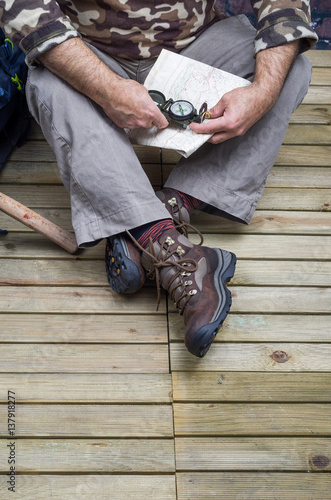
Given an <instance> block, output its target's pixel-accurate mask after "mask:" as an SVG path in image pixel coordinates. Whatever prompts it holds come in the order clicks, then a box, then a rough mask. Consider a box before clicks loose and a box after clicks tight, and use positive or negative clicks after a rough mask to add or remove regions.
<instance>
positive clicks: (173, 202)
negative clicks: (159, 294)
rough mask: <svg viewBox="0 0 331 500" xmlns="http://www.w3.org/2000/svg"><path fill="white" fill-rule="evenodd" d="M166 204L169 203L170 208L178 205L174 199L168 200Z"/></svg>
mask: <svg viewBox="0 0 331 500" xmlns="http://www.w3.org/2000/svg"><path fill="white" fill-rule="evenodd" d="M168 203H169V205H170V206H171V207H175V206H176V205H178V203H177V200H176V198H175V197H174V198H170V200H168Z"/></svg>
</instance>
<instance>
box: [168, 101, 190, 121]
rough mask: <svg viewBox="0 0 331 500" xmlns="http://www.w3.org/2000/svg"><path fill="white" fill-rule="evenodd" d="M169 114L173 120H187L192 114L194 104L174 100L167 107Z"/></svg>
mask: <svg viewBox="0 0 331 500" xmlns="http://www.w3.org/2000/svg"><path fill="white" fill-rule="evenodd" d="M169 116H170V117H171V118H174V119H175V120H187V119H190V118H192V117H193V116H194V106H193V105H192V104H191V103H190V102H189V101H175V102H174V103H173V104H171V106H170V108H169Z"/></svg>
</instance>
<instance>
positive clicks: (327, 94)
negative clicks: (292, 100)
mask: <svg viewBox="0 0 331 500" xmlns="http://www.w3.org/2000/svg"><path fill="white" fill-rule="evenodd" d="M302 102H303V104H322V105H323V104H331V86H324V85H323V86H322V85H316V86H312V85H311V86H310V87H309V89H308V92H307V94H306V96H305V98H304V99H303V101H302Z"/></svg>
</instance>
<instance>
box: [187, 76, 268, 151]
mask: <svg viewBox="0 0 331 500" xmlns="http://www.w3.org/2000/svg"><path fill="white" fill-rule="evenodd" d="M274 102H275V99H274V97H273V96H272V95H270V94H269V93H265V92H262V91H261V89H260V88H259V86H258V85H256V86H255V85H254V84H252V85H250V86H249V87H239V88H236V89H234V90H231V91H230V92H227V93H226V94H224V95H223V97H222V98H221V100H220V101H219V102H218V103H217V104H216V105H215V106H214V107H213V108H211V109H210V110H209V112H210V117H211V118H212V120H210V121H209V122H206V123H201V124H200V123H199V124H198V123H192V124H191V125H190V128H191V129H192V130H193V131H194V132H196V133H198V134H213V136H212V137H211V138H210V139H209V141H208V142H211V143H212V144H219V143H221V142H224V141H226V140H228V139H231V138H232V137H237V136H241V135H244V134H245V133H246V132H247V130H248V129H249V128H250V127H252V125H254V123H256V122H257V121H258V120H260V118H262V116H263V115H264V114H265V113H267V111H269V109H270V108H271V107H272V106H273V104H274Z"/></svg>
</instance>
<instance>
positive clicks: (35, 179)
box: [0, 160, 62, 185]
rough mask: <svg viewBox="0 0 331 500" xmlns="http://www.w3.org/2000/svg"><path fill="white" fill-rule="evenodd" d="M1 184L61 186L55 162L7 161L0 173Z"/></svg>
mask: <svg viewBox="0 0 331 500" xmlns="http://www.w3.org/2000/svg"><path fill="white" fill-rule="evenodd" d="M0 183H1V185H3V184H12V183H15V184H58V185H62V181H61V177H60V173H59V169H58V166H57V164H56V162H55V161H54V162H47V163H45V162H43V161H34V162H26V161H24V160H23V161H14V160H8V161H7V163H6V165H5V166H4V168H3V169H2V170H1V172H0Z"/></svg>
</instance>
